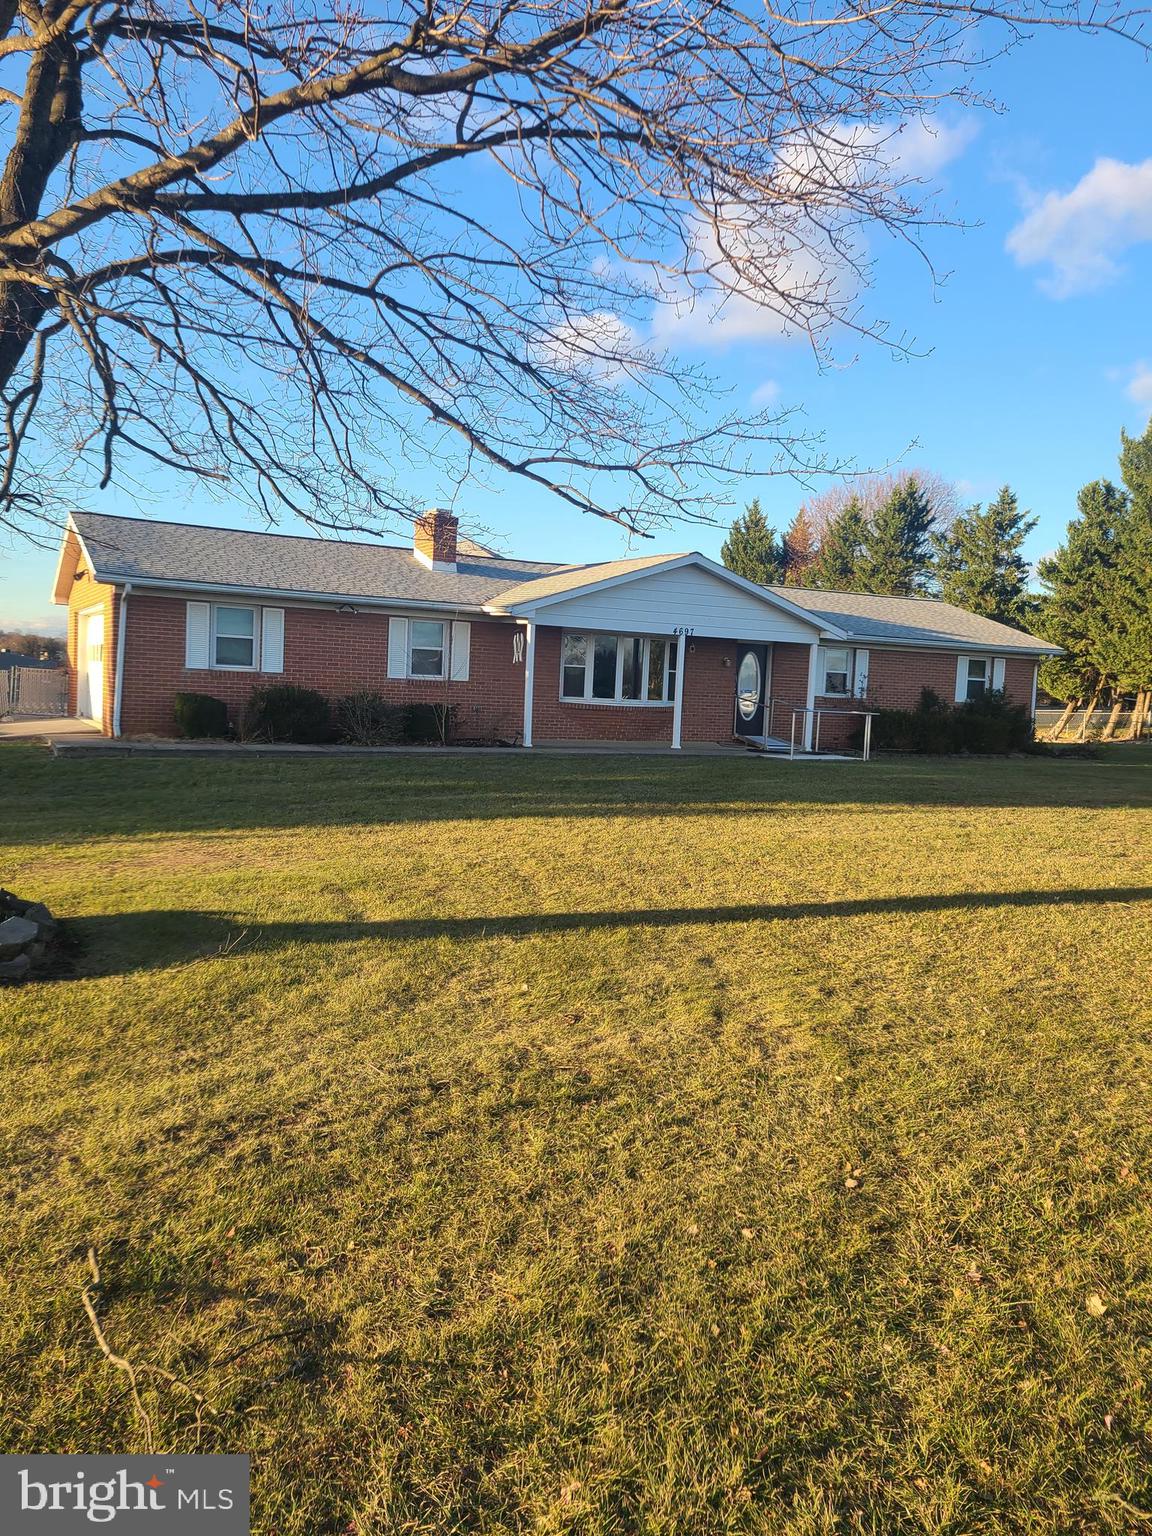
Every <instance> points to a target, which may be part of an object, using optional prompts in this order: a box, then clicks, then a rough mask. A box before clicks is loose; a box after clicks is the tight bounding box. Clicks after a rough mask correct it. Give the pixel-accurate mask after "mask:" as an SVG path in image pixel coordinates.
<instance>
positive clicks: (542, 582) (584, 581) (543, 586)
mask: <svg viewBox="0 0 1152 1536" xmlns="http://www.w3.org/2000/svg"><path fill="white" fill-rule="evenodd" d="M683 558H684V556H683V555H638V556H637V557H636V558H635V559H634V560H603V561H601V562H600V563H599V564H592V565H563V566H559V567H556V566H554V567H553V568H552V574H550V575H548V576H541V577H539V578H537V579H536V580H535V581H526V582H525V583H524V584H523V585H522V586H518V587H514V588H512V589H511V590H509V591H508V592H501V593H500V594H499V595H498V596H497V597H496V598H495V599H494V601H495V602H496V604H497V605H498V606H499V607H501V608H503V607H506V606H508V605H509V604H513V603H534V602H538V601H539V600H540V598H542V597H558V596H559V595H560V594H561V593H563V592H572V591H578V590H579V589H580V588H581V587H587V586H591V585H593V584H594V583H595V582H598V581H611V580H612V578H613V577H614V576H627V575H630V574H631V573H632V572H633V571H646V570H650V569H651V568H652V567H653V566H657V565H667V564H668V562H669V561H670V560H683Z"/></svg>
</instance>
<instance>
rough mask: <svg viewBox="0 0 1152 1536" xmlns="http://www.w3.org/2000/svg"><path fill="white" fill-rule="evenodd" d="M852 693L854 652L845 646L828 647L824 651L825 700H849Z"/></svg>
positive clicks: (823, 688)
mask: <svg viewBox="0 0 1152 1536" xmlns="http://www.w3.org/2000/svg"><path fill="white" fill-rule="evenodd" d="M851 692H852V652H851V650H849V649H848V648H847V647H845V646H827V647H825V650H824V682H823V687H822V688H821V689H820V693H821V695H822V696H823V697H824V698H847V696H848V695H849V694H850V693H851Z"/></svg>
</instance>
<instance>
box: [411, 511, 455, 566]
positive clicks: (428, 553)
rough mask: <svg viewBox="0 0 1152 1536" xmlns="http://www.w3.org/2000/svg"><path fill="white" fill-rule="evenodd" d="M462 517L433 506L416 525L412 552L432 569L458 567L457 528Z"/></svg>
mask: <svg viewBox="0 0 1152 1536" xmlns="http://www.w3.org/2000/svg"><path fill="white" fill-rule="evenodd" d="M459 526H460V519H459V518H456V517H453V516H452V514H451V512H446V511H445V510H444V508H443V507H431V508H430V509H429V510H428V511H427V512H425V513H424V516H423V517H418V518H417V519H416V522H415V525H414V538H413V548H412V553H413V554H414V555H415V557H416V559H417V560H419V562H420V564H421V565H426V566H427V567H428V569H429V570H430V571H454V570H455V569H456V530H457V529H458V528H459Z"/></svg>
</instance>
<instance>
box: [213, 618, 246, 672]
mask: <svg viewBox="0 0 1152 1536" xmlns="http://www.w3.org/2000/svg"><path fill="white" fill-rule="evenodd" d="M214 615H215V641H214V645H213V652H212V654H213V658H214V659H213V663H212V665H213V666H216V667H255V665H256V610H255V608H223V607H217V608H216V609H215V610H214Z"/></svg>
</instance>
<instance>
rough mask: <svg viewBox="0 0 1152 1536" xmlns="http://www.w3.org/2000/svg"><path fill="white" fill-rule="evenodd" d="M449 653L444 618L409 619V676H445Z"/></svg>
mask: <svg viewBox="0 0 1152 1536" xmlns="http://www.w3.org/2000/svg"><path fill="white" fill-rule="evenodd" d="M447 655H448V647H447V640H446V636H445V624H444V622H443V620H441V619H410V620H409V622H408V676H409V677H443V676H444V674H445V671H446V667H445V662H446V659H447Z"/></svg>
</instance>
